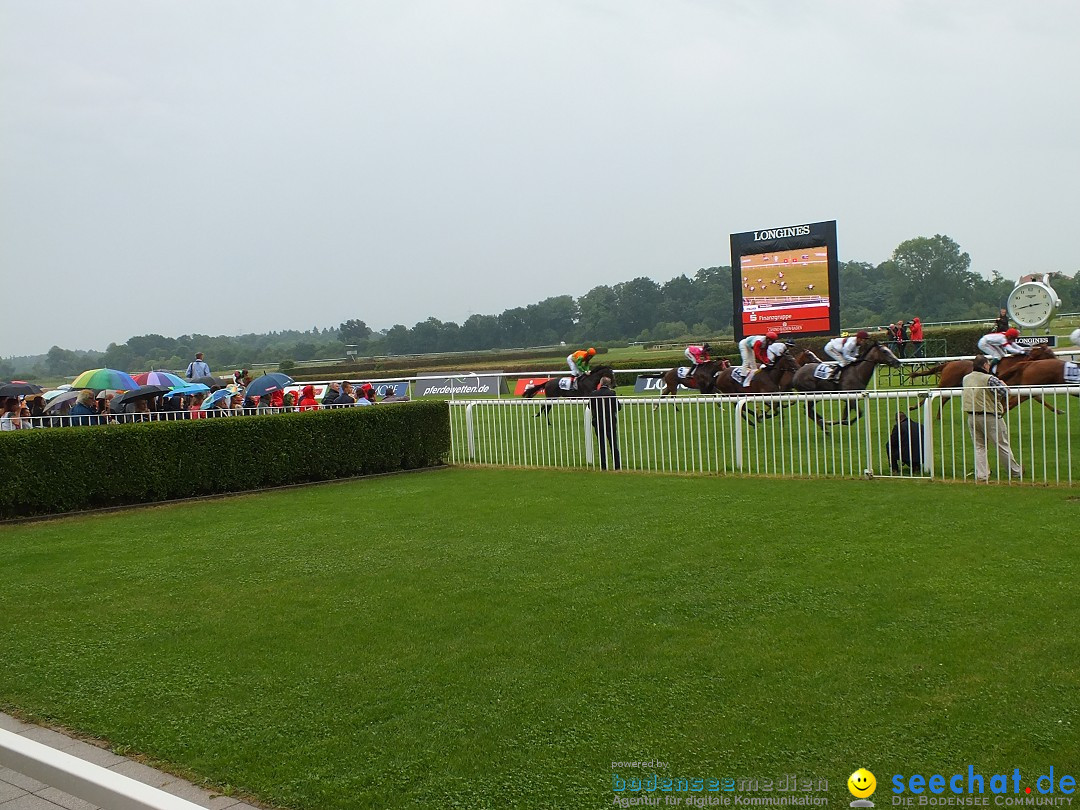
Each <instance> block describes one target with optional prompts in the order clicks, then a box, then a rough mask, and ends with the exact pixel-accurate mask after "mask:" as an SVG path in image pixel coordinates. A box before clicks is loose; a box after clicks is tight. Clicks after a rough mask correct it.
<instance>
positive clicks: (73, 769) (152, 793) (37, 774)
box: [0, 729, 199, 810]
mask: <svg viewBox="0 0 1080 810" xmlns="http://www.w3.org/2000/svg"><path fill="white" fill-rule="evenodd" d="M0 765H3V766H4V767H6V768H11V770H13V771H15V772H17V773H21V774H23V775H24V776H29V777H31V778H32V779H37V780H38V781H39V782H44V783H45V784H46V785H48V786H49V787H54V788H56V789H57V790H61V791H63V792H64V793H70V794H71V795H72V796H75V797H76V798H79V799H82V800H83V801H87V802H90V803H91V804H96V805H99V806H101V807H107V808H109V810H196V809H197V808H198V807H199V805H197V804H194V803H193V802H189V801H188V800H187V799H181V798H180V797H179V796H173V795H172V794H171V793H166V792H165V791H163V790H158V789H157V788H156V787H151V786H150V785H146V784H143V783H142V782H139V781H136V780H135V779H132V778H131V777H128V776H124V775H123V774H119V773H116V772H115V771H110V770H109V769H108V768H103V767H101V766H100V765H94V764H93V763H91V762H87V761H85V760H82V759H79V758H78V757H74V756H72V755H71V754H65V753H64V752H63V751H58V750H57V749H55V748H50V747H49V746H47V745H43V744H42V743H39V742H36V741H34V740H29V739H27V738H26V737H22V736H20V735H18V734H15V733H13V732H10V731H5V730H4V729H0Z"/></svg>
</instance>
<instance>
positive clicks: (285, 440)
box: [0, 401, 450, 518]
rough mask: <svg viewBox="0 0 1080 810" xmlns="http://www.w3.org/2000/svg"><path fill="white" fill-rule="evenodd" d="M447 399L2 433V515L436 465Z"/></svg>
mask: <svg viewBox="0 0 1080 810" xmlns="http://www.w3.org/2000/svg"><path fill="white" fill-rule="evenodd" d="M449 451H450V415H449V410H448V407H447V405H446V403H445V402H442V401H427V402H410V403H402V404H394V405H386V406H383V405H376V406H374V407H368V408H342V409H335V410H322V411H311V412H307V413H287V414H277V415H270V416H233V417H227V418H217V419H195V420H190V421H189V420H184V421H179V422H151V423H143V424H136V425H130V424H129V425H101V426H94V427H71V428H46V429H41V430H24V431H17V432H10V433H4V434H0V469H3V470H4V486H3V487H0V518H12V517H26V516H31V515H49V514H56V513H59V512H70V511H75V510H80V509H92V508H95V507H103V506H120V505H125V504H135V503H146V502H150V501H164V500H172V499H175V498H187V497H192V496H197V495H213V494H218V493H225V492H242V491H244V490H250V489H259V488H262V487H273V486H281V485H284V484H299V483H305V482H308V481H327V480H331V479H334V478H347V477H350V476H355V475H366V474H370V473H384V472H392V471H395V470H411V469H417V468H420V467H430V466H433V465H436V464H439V463H441V462H443V461H444V460H445V458H446V456H447V455H448V453H449Z"/></svg>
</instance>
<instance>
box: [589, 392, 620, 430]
mask: <svg viewBox="0 0 1080 810" xmlns="http://www.w3.org/2000/svg"><path fill="white" fill-rule="evenodd" d="M589 399H590V400H591V402H590V403H589V404H590V405H591V406H592V409H593V429H595V430H597V431H599V430H600V429H601V428H608V427H611V428H615V427H616V426H618V423H619V410H620V409H621V408H622V405H620V404H619V401H618V399H616V397H615V392H614V391H613V390H612V389H610V388H597V389H596V390H595V391H593V392H592V393H591V394H590V395H589Z"/></svg>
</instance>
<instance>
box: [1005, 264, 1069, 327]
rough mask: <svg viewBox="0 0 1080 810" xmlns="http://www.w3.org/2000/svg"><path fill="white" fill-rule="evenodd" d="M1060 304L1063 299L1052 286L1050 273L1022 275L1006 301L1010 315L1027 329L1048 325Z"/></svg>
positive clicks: (1015, 321)
mask: <svg viewBox="0 0 1080 810" xmlns="http://www.w3.org/2000/svg"><path fill="white" fill-rule="evenodd" d="M1059 306H1061V299H1060V298H1059V297H1058V294H1057V293H1056V292H1054V288H1053V287H1051V286H1050V276H1049V274H1044V275H1039V274H1033V275H1028V276H1021V277H1020V279H1019V280H1018V281H1017V282H1016V286H1015V287H1013V289H1012V292H1010V293H1009V300H1008V302H1007V303H1006V309H1007V310H1008V312H1009V317H1010V318H1011V319H1012V321H1013V322H1014V323H1015V324H1016V325H1017V326H1021V327H1023V328H1025V329H1038V328H1039V327H1042V326H1046V325H1047V324H1048V323H1050V319H1051V318H1053V317H1054V313H1055V312H1056V311H1057V308H1058V307H1059Z"/></svg>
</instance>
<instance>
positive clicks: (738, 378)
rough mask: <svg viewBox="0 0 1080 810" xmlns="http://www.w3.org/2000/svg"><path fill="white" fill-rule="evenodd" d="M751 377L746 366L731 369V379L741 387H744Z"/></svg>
mask: <svg viewBox="0 0 1080 810" xmlns="http://www.w3.org/2000/svg"><path fill="white" fill-rule="evenodd" d="M752 376H753V375H752V374H751V373H750V369H749V368H747V367H746V366H735V367H734V368H732V369H731V379H733V380H734V381H735V382H736V383H738V384H739V385H741V386H744V387H745V386H746V385H747V384H748V383H749V381H750V378H751V377H752Z"/></svg>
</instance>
